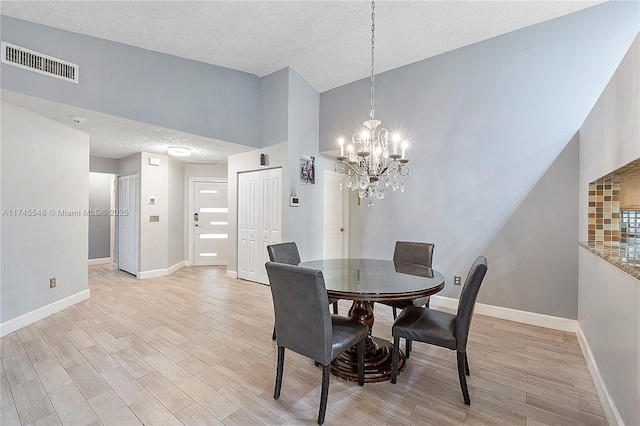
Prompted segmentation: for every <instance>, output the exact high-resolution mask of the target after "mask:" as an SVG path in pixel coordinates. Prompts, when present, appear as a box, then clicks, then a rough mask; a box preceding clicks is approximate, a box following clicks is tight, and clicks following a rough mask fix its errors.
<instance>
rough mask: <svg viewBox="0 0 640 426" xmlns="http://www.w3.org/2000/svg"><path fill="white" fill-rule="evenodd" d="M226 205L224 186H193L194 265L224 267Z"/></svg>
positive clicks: (226, 236)
mask: <svg viewBox="0 0 640 426" xmlns="http://www.w3.org/2000/svg"><path fill="white" fill-rule="evenodd" d="M227 201H228V200H227V182H205V181H194V182H193V206H194V214H193V217H192V218H191V222H192V225H193V226H192V232H193V233H194V238H193V261H194V265H198V266H201V265H226V264H227V245H228V244H227V243H228V239H229V234H228V228H229V222H228V211H229V209H228V208H227Z"/></svg>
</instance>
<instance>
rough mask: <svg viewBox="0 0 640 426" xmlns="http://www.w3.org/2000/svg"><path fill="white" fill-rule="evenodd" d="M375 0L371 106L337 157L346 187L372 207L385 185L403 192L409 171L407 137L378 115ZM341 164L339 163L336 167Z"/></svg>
mask: <svg viewBox="0 0 640 426" xmlns="http://www.w3.org/2000/svg"><path fill="white" fill-rule="evenodd" d="M375 8H376V4H375V1H372V2H371V110H370V111H369V120H367V121H365V122H364V123H363V124H364V127H365V128H364V129H363V130H362V131H360V132H357V133H354V134H353V136H352V137H351V143H349V144H348V145H347V146H346V151H347V152H346V155H345V141H344V139H342V138H341V139H339V140H338V144H339V145H340V156H339V157H336V159H337V160H338V164H339V165H340V166H341V170H340V171H341V172H343V173H345V172H346V173H347V188H350V189H351V190H352V191H358V196H359V197H360V198H361V199H364V198H366V199H368V202H367V205H368V206H369V207H371V206H372V205H373V200H374V199H375V198H378V199H383V198H384V191H385V188H387V187H391V189H392V190H394V191H396V190H398V189H400V191H401V192H404V177H405V176H408V175H409V167H408V166H407V163H408V162H409V160H408V159H407V157H406V149H407V141H406V140H404V141H403V139H402V136H401V135H400V134H399V133H390V132H389V131H388V130H387V129H385V128H384V127H381V128H380V129H379V130H378V126H379V125H380V124H381V121H380V120H376V119H375V108H374V107H375V102H376V100H375V92H376V88H375V74H374V58H375V56H374V52H375V49H374V47H375V28H376V25H375V18H376V14H375ZM337 168H338V167H336V169H337Z"/></svg>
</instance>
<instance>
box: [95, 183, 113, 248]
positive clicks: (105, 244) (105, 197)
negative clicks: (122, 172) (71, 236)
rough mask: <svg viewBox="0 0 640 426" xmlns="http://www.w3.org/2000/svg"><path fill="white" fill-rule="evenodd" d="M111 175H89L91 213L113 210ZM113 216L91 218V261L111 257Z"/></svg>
mask: <svg viewBox="0 0 640 426" xmlns="http://www.w3.org/2000/svg"><path fill="white" fill-rule="evenodd" d="M114 178H115V175H113V174H109V173H89V209H90V210H91V211H96V210H103V211H106V212H108V211H109V210H110V209H111V179H114ZM110 239H111V216H109V215H93V216H89V259H103V258H107V257H111V254H110V253H109V250H110V247H111V242H110Z"/></svg>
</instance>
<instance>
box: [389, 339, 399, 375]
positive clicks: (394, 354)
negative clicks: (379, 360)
mask: <svg viewBox="0 0 640 426" xmlns="http://www.w3.org/2000/svg"><path fill="white" fill-rule="evenodd" d="M399 346H400V338H399V337H394V338H393V349H392V350H391V383H393V384H395V383H396V381H397V380H398V358H399V357H400V348H399Z"/></svg>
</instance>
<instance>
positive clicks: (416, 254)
mask: <svg viewBox="0 0 640 426" xmlns="http://www.w3.org/2000/svg"><path fill="white" fill-rule="evenodd" d="M434 247H435V245H434V244H432V243H416V242H411V241H396V247H395V249H394V251H393V261H394V262H403V263H411V264H414V265H421V266H426V267H427V268H431V263H432V261H433V248H434ZM378 303H381V304H383V305H387V306H391V307H392V308H393V319H394V320H395V319H396V318H397V316H398V311H397V310H398V309H404V308H406V307H407V306H426V307H427V308H428V307H429V296H427V297H420V298H417V299H413V300H399V301H394V302H378Z"/></svg>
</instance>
